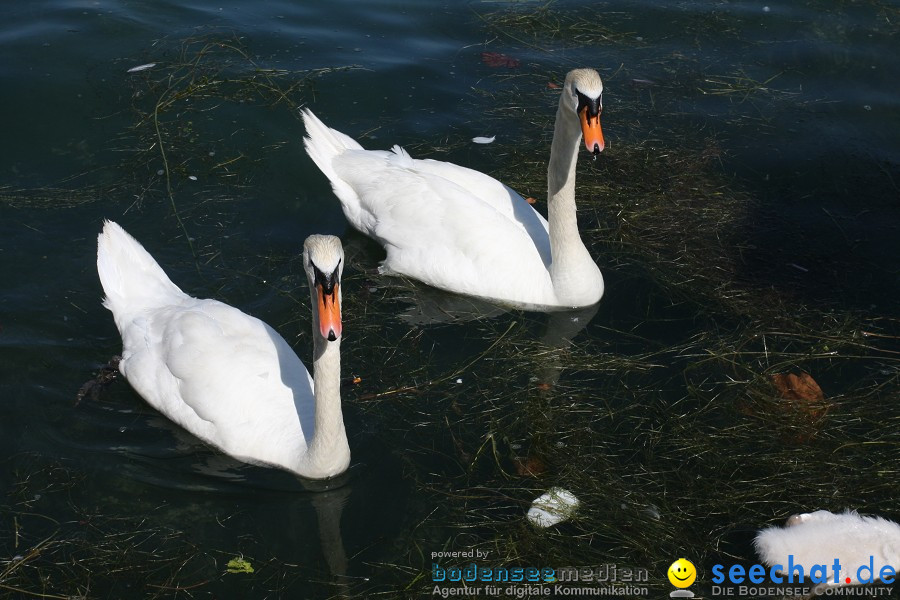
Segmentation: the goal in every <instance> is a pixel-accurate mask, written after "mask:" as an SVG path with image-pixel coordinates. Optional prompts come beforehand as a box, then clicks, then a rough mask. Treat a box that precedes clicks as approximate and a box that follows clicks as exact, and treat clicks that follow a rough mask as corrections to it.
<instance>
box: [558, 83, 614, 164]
mask: <svg viewBox="0 0 900 600" xmlns="http://www.w3.org/2000/svg"><path fill="white" fill-rule="evenodd" d="M560 103H561V105H562V106H565V107H568V108H569V109H571V110H572V112H573V114H574V115H575V116H577V117H578V120H579V121H580V122H581V133H582V135H583V136H584V147H585V148H587V151H588V152H592V153H593V154H594V156H597V155H598V154H600V153H601V152H602V151H603V148H604V147H605V144H604V142H603V130H602V129H600V113H601V112H603V81H601V80H600V75H598V74H597V71H595V70H593V69H575V70H574V71H569V74H568V75H566V83H565V85H564V86H563V95H562V100H561V101H560Z"/></svg>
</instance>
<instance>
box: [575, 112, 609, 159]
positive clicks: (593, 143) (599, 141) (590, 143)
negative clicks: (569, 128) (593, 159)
mask: <svg viewBox="0 0 900 600" xmlns="http://www.w3.org/2000/svg"><path fill="white" fill-rule="evenodd" d="M578 116H579V117H580V118H581V133H582V134H583V135H584V147H585V148H587V151H588V152H593V153H594V154H595V155H597V154H600V153H601V152H603V148H604V147H605V146H606V145H605V144H604V143H603V130H602V129H600V113H597V116H596V117H591V116H590V114H589V113H588V108H587V107H586V106H585V107H584V108H582V109H581V111H580V112H579V113H578Z"/></svg>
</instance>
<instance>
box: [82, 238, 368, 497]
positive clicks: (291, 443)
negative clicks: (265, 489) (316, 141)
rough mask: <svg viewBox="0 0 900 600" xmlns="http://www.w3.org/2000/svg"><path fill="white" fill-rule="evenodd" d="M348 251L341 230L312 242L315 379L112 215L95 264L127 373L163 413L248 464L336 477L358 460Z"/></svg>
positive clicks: (279, 344)
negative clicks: (346, 340)
mask: <svg viewBox="0 0 900 600" xmlns="http://www.w3.org/2000/svg"><path fill="white" fill-rule="evenodd" d="M343 257H344V252H343V249H342V247H341V243H340V240H338V239H337V238H336V237H333V236H320V235H314V236H310V237H309V238H308V239H307V240H306V242H305V243H304V244H303V266H304V268H305V269H306V276H307V278H308V279H309V286H310V290H311V296H312V305H313V307H315V308H314V310H313V339H314V343H313V348H314V361H313V372H314V375H315V382H313V379H312V378H310V376H309V373H308V372H307V370H306V368H305V367H304V366H303V363H301V362H300V359H299V358H297V355H296V354H295V353H294V351H293V350H291V348H290V346H288V344H287V342H286V341H285V340H284V338H282V337H281V336H280V335H278V333H276V332H275V330H274V329H272V328H271V327H269V326H268V325H266V324H265V323H263V322H262V321H260V320H259V319H257V318H255V317H251V316H249V315H247V314H244V313H243V312H241V311H239V310H238V309H236V308H234V307H232V306H228V305H227V304H223V303H222V302H219V301H217V300H198V299H196V298H192V297H190V296H188V295H187V294H185V293H184V292H182V291H181V290H180V289H179V288H178V287H177V286H176V285H175V284H174V283H172V281H171V280H170V279H169V278H168V277H167V276H166V274H165V272H163V270H162V268H161V267H160V266H159V265H158V264H157V263H156V261H155V260H153V257H151V256H150V254H148V253H147V251H146V250H144V248H143V247H142V246H141V245H140V244H139V243H138V242H137V241H136V240H135V239H134V238H132V237H131V236H130V235H128V233H126V232H125V230H123V229H122V228H121V227H119V226H118V225H117V224H115V223H113V222H110V221H107V222H106V223H105V225H104V227H103V232H102V233H101V234H100V236H99V238H98V242H97V271H98V273H99V274H100V282H101V284H102V285H103V291H104V292H105V294H106V299H105V300H104V301H103V304H104V306H106V308H108V309H109V310H111V311H112V313H113V317H114V318H115V322H116V327H117V328H118V329H119V333H120V334H121V335H122V346H123V350H122V359H121V361H120V362H119V370H120V371H121V372H122V374H123V375H124V376H125V378H126V379H127V380H128V382H129V383H130V384H131V386H132V387H133V388H134V389H135V391H137V393H138V394H140V395H141V396H142V397H143V398H144V399H145V400H146V401H147V402H148V403H150V405H151V406H153V407H154V408H155V409H156V410H158V411H160V412H161V413H163V414H164V415H166V416H167V417H168V418H169V419H171V420H172V421H174V422H175V423H177V424H179V425H181V426H182V427H184V428H185V429H187V430H188V431H190V432H191V433H192V434H194V435H195V436H197V437H198V438H200V439H201V440H204V441H205V442H207V443H209V444H212V445H213V446H216V447H217V448H219V449H221V450H222V451H224V452H225V453H227V454H229V455H231V456H233V457H235V458H237V459H238V460H242V461H245V462H249V463H254V464H262V465H267V466H274V467H280V468H283V469H286V470H288V471H292V472H294V473H296V474H297V475H301V476H303V477H308V478H315V479H323V478H327V477H332V476H334V475H338V474H339V473H341V472H343V471H344V470H346V469H347V466H348V465H349V464H350V447H349V445H348V443H347V434H346V432H345V430H344V421H343V417H342V414H341V398H340V344H341V313H340V306H341V288H340V279H341V272H342V270H343ZM313 390H315V392H314V391H313Z"/></svg>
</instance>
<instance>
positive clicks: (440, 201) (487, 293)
mask: <svg viewBox="0 0 900 600" xmlns="http://www.w3.org/2000/svg"><path fill="white" fill-rule="evenodd" d="M303 119H304V123H305V124H306V128H307V137H306V138H305V139H304V144H305V146H306V150H307V153H308V154H309V156H310V157H311V158H312V159H313V161H314V162H315V163H316V165H317V166H318V167H319V168H320V169H321V170H322V172H323V173H324V174H325V175H326V176H327V177H328V179H329V181H330V182H331V185H332V189H333V190H334V193H335V195H336V196H337V197H338V199H339V200H340V201H341V207H342V208H343V211H344V215H345V216H346V217H347V220H348V221H349V222H350V223H351V225H353V227H355V228H356V229H357V230H359V231H362V232H363V233H365V234H367V235H369V236H370V237H372V238H374V239H375V240H377V241H378V242H380V243H381V245H382V246H384V248H385V250H386V251H387V257H386V258H385V260H384V262H383V263H382V266H381V270H382V272H384V273H388V274H404V275H409V276H411V277H414V278H416V279H419V280H420V281H423V282H425V283H427V284H429V285H433V286H435V287H438V288H441V289H445V290H449V291H453V292H457V293H463V294H467V295H471V296H477V297H482V298H488V299H491V300H494V301H501V302H509V303H511V304H516V305H524V306H543V305H553V304H555V302H556V297H555V294H554V291H553V285H552V282H551V280H550V274H549V271H548V268H549V265H550V262H551V256H550V239H549V235H548V225H547V221H546V220H545V219H544V218H543V217H542V216H541V215H540V214H539V213H537V212H536V211H535V210H534V209H533V208H532V207H531V206H530V205H529V204H528V203H527V202H526V201H525V200H524V199H523V198H522V197H521V196H520V195H519V194H517V193H516V192H514V191H513V190H511V189H510V188H508V187H507V186H505V185H503V184H502V183H501V182H499V181H497V180H496V179H494V178H492V177H489V176H488V175H485V174H484V173H480V172H478V171H475V170H473V169H468V168H465V167H460V166H458V165H455V164H452V163H447V162H441V161H434V160H417V159H413V158H411V157H410V156H409V154H407V153H406V151H404V150H403V149H402V148H400V147H399V146H394V147H393V148H392V150H391V151H383V150H364V149H363V148H362V147H361V146H360V145H359V144H358V143H357V142H355V141H354V140H353V139H351V138H349V137H348V136H346V135H344V134H342V133H340V132H338V131H336V130H334V129H331V128H329V127H327V126H325V125H324V124H323V123H322V122H321V121H320V120H319V119H318V118H317V117H316V116H315V115H314V114H313V113H312V112H311V111H309V110H306V111H304V112H303Z"/></svg>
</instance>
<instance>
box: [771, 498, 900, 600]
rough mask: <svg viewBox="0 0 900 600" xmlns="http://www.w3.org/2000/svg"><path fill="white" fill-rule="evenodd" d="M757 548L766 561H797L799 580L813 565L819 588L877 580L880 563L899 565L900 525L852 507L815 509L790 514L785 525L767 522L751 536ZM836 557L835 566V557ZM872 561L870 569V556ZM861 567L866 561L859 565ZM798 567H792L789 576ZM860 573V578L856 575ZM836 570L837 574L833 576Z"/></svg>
mask: <svg viewBox="0 0 900 600" xmlns="http://www.w3.org/2000/svg"><path fill="white" fill-rule="evenodd" d="M753 545H754V546H755V547H756V552H757V554H759V557H760V558H761V559H762V561H763V562H764V563H765V564H766V565H768V566H770V567H771V566H773V565H780V566H781V567H782V571H783V572H784V573H785V575H787V574H788V566H789V565H790V564H793V565H802V566H803V576H804V578H805V579H804V582H809V581H810V576H811V570H812V569H813V567H814V566H815V565H824V567H825V568H824V570H823V569H821V568H820V569H817V571H818V572H817V573H816V574H815V575H816V576H817V578H819V579H823V578H825V577H827V582H826V581H823V582H821V586H816V587H819V588H820V589H824V588H825V587H830V586H842V585H858V584H860V583H868V582H871V581H874V580H878V579H879V578H880V575H881V570H882V569H883V568H884V567H885V566H890V567H892V571H893V572H896V571H897V570H900V525H898V524H897V523H894V522H893V521H888V520H887V519H883V518H881V517H863V516H860V515H859V514H857V513H856V512H855V511H847V512H844V513H837V514H835V513H832V512H829V511H827V510H817V511H815V512H811V513H803V514H798V515H793V516H792V517H790V518H789V519H788V520H787V523H786V524H785V527H783V528H782V527H767V528H766V529H763V530H762V531H760V532H759V534H757V536H756V539H755V540H754V542H753ZM835 560H838V561H839V563H840V567H839V572H838V573H835V572H834V562H835ZM870 560H871V561H872V565H871V570H870V565H869V561H870ZM861 567H865V568H863V569H862V571H860V568H861ZM797 575H798V573H797V572H796V571H795V574H794V581H795V582H796V581H797ZM860 575H862V577H863V579H862V580H861V579H860ZM835 576H836V577H835Z"/></svg>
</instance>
